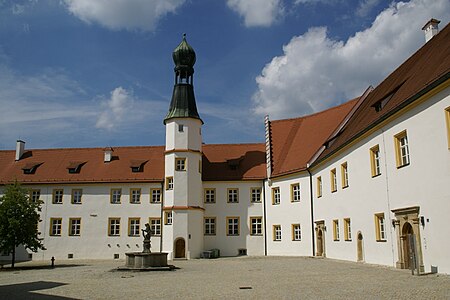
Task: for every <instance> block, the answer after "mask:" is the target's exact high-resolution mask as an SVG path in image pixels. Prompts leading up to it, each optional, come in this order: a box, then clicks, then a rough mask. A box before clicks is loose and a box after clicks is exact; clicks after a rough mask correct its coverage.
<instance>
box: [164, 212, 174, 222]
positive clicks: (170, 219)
mask: <svg viewBox="0 0 450 300" xmlns="http://www.w3.org/2000/svg"><path fill="white" fill-rule="evenodd" d="M164 216H165V217H166V220H165V223H164V224H166V225H172V222H173V213H172V211H166V212H164Z"/></svg>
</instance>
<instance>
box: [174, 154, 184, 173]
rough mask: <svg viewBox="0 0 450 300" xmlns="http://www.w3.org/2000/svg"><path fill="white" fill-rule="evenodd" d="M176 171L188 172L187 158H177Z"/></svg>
mask: <svg viewBox="0 0 450 300" xmlns="http://www.w3.org/2000/svg"><path fill="white" fill-rule="evenodd" d="M175 170H176V171H186V158H184V157H183V158H175Z"/></svg>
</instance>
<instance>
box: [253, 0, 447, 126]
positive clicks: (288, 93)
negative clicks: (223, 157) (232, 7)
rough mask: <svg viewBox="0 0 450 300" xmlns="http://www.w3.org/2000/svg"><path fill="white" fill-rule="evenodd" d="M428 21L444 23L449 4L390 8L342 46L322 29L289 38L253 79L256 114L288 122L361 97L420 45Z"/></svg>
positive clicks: (418, 1) (416, 1) (418, 2)
mask: <svg viewBox="0 0 450 300" xmlns="http://www.w3.org/2000/svg"><path fill="white" fill-rule="evenodd" d="M431 17H435V18H439V19H441V20H448V19H449V18H450V2H448V0H435V1H428V0H412V1H410V2H407V3H404V2H399V3H394V4H392V5H391V6H390V7H389V8H387V9H385V10H384V11H382V12H381V13H380V14H379V15H378V16H377V17H376V19H375V21H374V22H373V23H372V25H371V26H370V27H369V28H367V29H366V30H364V31H360V32H357V33H356V34H355V35H354V36H352V37H350V38H348V39H347V40H346V41H340V40H335V39H332V38H330V37H329V36H328V35H327V29H326V28H325V27H318V28H310V29H309V30H308V32H306V33H305V34H303V35H301V36H295V37H293V38H292V39H291V41H290V42H289V43H288V44H287V45H285V46H283V52H284V54H283V55H281V56H278V57H274V58H273V59H272V61H271V62H270V63H268V64H267V65H266V66H265V67H264V69H263V70H262V72H261V74H260V75H259V76H258V77H257V78H256V82H257V85H258V90H257V92H256V93H255V94H254V95H253V101H254V112H255V113H256V114H257V115H264V114H270V116H271V118H275V119H278V118H284V117H292V116H298V115H304V114H308V113H312V112H316V111H319V110H322V109H325V108H327V107H330V106H333V105H335V104H338V103H339V102H343V101H346V100H348V99H351V98H353V97H356V96H359V95H360V94H362V92H363V91H364V90H365V89H366V88H367V87H368V86H369V85H374V86H375V85H377V84H378V82H379V81H380V80H382V79H383V78H385V77H386V76H387V75H388V74H389V73H390V72H392V71H393V70H394V69H395V68H396V67H397V66H398V65H400V64H401V63H402V62H403V61H404V60H405V59H406V58H407V57H409V56H410V55H411V54H412V53H413V52H415V51H416V50H417V49H418V48H419V47H421V46H422V45H423V44H424V35H423V33H422V32H421V30H420V29H421V28H422V26H423V25H424V24H425V23H426V21H428V20H429V19H430V18H431Z"/></svg>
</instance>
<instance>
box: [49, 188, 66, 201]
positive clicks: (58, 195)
mask: <svg viewBox="0 0 450 300" xmlns="http://www.w3.org/2000/svg"><path fill="white" fill-rule="evenodd" d="M63 194H64V190H63V189H54V190H53V199H52V203H54V204H62V203H63Z"/></svg>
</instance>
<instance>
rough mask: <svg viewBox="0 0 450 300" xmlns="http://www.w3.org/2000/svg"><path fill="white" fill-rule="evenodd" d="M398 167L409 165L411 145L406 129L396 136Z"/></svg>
mask: <svg viewBox="0 0 450 300" xmlns="http://www.w3.org/2000/svg"><path fill="white" fill-rule="evenodd" d="M394 142H395V154H396V158H397V168H401V167H404V166H407V165H409V162H410V161H409V146H408V136H407V134H406V130H404V131H402V132H400V133H399V134H396V135H395V136H394Z"/></svg>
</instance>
